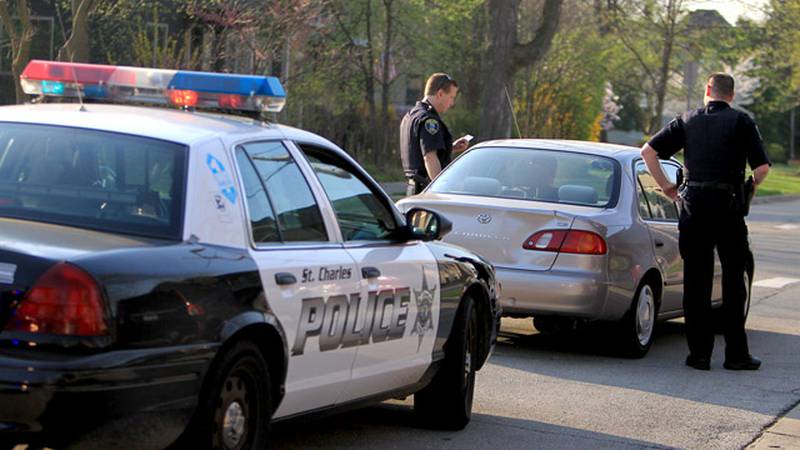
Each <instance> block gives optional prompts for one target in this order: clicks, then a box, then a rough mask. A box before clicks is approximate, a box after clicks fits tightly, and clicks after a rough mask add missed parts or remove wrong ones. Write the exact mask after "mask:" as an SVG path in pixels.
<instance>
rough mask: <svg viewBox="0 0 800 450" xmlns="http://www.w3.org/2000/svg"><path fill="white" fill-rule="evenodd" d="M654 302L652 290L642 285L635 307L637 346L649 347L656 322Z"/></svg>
mask: <svg viewBox="0 0 800 450" xmlns="http://www.w3.org/2000/svg"><path fill="white" fill-rule="evenodd" d="M655 313H656V301H655V297H654V296H653V290H652V289H650V286H649V285H647V284H646V285H644V286H643V287H642V290H641V291H639V298H638V301H637V306H636V337H637V338H638V339H639V345H649V344H650V339H651V338H652V337H653V326H654V325H655V322H656V314H655Z"/></svg>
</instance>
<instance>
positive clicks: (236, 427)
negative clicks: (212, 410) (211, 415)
mask: <svg viewBox="0 0 800 450" xmlns="http://www.w3.org/2000/svg"><path fill="white" fill-rule="evenodd" d="M244 423H245V416H244V410H243V408H242V405H241V404H240V403H239V402H233V403H231V404H230V405H228V409H227V410H225V419H224V420H223V422H222V433H223V434H222V439H223V440H224V441H225V447H226V448H236V446H237V445H239V442H240V441H241V440H242V437H243V436H244Z"/></svg>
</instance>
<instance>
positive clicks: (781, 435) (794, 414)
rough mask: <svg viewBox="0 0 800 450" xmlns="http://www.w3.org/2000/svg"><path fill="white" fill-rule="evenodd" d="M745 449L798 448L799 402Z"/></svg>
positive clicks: (799, 437) (799, 431)
mask: <svg viewBox="0 0 800 450" xmlns="http://www.w3.org/2000/svg"><path fill="white" fill-rule="evenodd" d="M746 448H747V450H774V449H785V450H788V449H800V404H797V405H795V406H794V408H792V409H791V410H790V411H789V412H788V413H786V415H785V416H783V417H781V418H779V419H778V421H777V422H775V423H774V424H772V426H771V427H769V428H767V429H766V430H765V431H764V433H763V434H762V435H761V436H760V437H759V438H758V439H756V440H755V441H754V442H753V443H752V444H750V445H748V446H747V447H746Z"/></svg>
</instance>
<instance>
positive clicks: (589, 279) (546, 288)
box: [496, 267, 625, 320]
mask: <svg viewBox="0 0 800 450" xmlns="http://www.w3.org/2000/svg"><path fill="white" fill-rule="evenodd" d="M496 270H497V279H498V280H499V281H500V284H501V286H502V291H501V292H502V296H501V298H500V304H501V305H502V307H503V314H504V315H510V316H514V315H526V316H528V315H558V316H568V317H577V318H584V319H589V320H615V319H618V318H620V317H622V315H623V314H624V313H625V311H624V309H621V310H620V311H617V310H616V309H620V308H617V307H614V308H609V307H607V305H609V302H608V301H607V299H608V291H609V289H608V281H607V280H606V278H605V277H604V276H603V275H602V274H596V273H587V272H581V271H563V270H547V271H533V270H521V269H511V268H504V267H496Z"/></svg>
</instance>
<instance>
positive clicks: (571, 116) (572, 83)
mask: <svg viewBox="0 0 800 450" xmlns="http://www.w3.org/2000/svg"><path fill="white" fill-rule="evenodd" d="M523 12H525V11H523ZM522 17H524V15H523V16H522ZM593 20H595V17H594V14H592V11H591V10H587V9H586V8H585V7H584V6H582V5H579V6H578V7H576V8H573V9H572V10H571V11H570V14H569V16H565V17H564V18H562V29H561V30H559V31H558V33H556V35H555V36H554V37H553V41H552V44H551V48H550V51H549V52H548V53H547V55H546V56H545V58H544V59H543V60H542V62H541V63H540V64H538V65H537V66H536V67H535V68H533V67H529V68H526V69H523V70H521V71H520V73H519V74H518V75H517V76H516V77H515V78H516V82H517V89H516V92H517V95H516V96H515V101H514V106H515V108H514V109H515V112H516V118H517V120H518V124H519V127H520V134H521V136H524V137H532V136H535V137H548V138H566V139H583V140H588V139H592V138H597V139H599V137H600V136H599V130H600V128H599V121H600V120H601V118H602V117H603V116H602V114H603V112H604V110H603V98H604V97H605V96H606V94H607V92H606V84H607V82H606V80H607V79H608V75H609V74H608V72H607V70H606V69H605V66H606V63H607V61H608V59H609V57H610V56H611V54H612V52H611V51H610V49H609V48H608V45H607V44H608V42H607V39H604V38H603V37H602V36H600V35H599V33H598V32H597V31H595V30H594V29H593V27H592V26H591V22H592V21H593ZM595 124H597V126H598V132H597V134H598V136H595V135H594V133H593V131H594V128H595Z"/></svg>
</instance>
